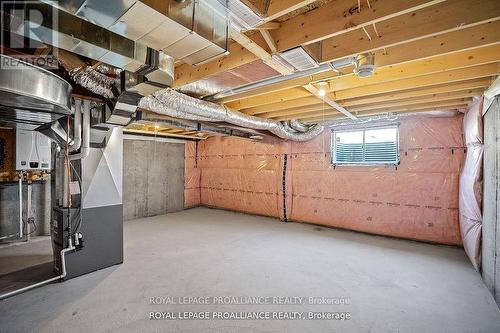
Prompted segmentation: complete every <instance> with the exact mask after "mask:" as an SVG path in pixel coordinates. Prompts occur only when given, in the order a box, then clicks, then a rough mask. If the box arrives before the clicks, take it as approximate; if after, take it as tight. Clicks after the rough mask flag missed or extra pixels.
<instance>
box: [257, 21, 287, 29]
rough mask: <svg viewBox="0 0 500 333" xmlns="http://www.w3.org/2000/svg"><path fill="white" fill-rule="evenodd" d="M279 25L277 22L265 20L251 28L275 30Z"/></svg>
mask: <svg viewBox="0 0 500 333" xmlns="http://www.w3.org/2000/svg"><path fill="white" fill-rule="evenodd" d="M280 27H281V23H279V22H266V23H264V24H261V25H259V26H257V27H255V28H254V29H253V30H276V29H279V28H280Z"/></svg>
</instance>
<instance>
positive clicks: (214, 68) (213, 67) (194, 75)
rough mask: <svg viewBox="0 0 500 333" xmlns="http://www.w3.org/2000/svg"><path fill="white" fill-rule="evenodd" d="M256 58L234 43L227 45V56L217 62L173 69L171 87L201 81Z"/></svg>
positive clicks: (184, 65) (185, 65)
mask: <svg viewBox="0 0 500 333" xmlns="http://www.w3.org/2000/svg"><path fill="white" fill-rule="evenodd" d="M257 59H258V58H257V56H255V55H254V54H253V53H251V52H249V51H248V50H247V49H245V48H244V47H243V46H241V45H240V44H238V43H236V42H232V43H230V44H229V55H227V56H224V57H222V58H219V59H217V60H213V61H209V62H207V63H206V64H203V65H200V66H191V65H188V64H182V65H180V66H177V67H176V68H175V81H174V84H173V86H174V87H180V86H182V85H184V84H188V83H191V82H195V81H198V80H201V79H203V78H205V77H208V76H211V75H215V74H218V73H221V72H225V71H228V70H231V69H233V68H236V67H239V66H241V65H242V64H248V63H251V62H252V61H255V60H257Z"/></svg>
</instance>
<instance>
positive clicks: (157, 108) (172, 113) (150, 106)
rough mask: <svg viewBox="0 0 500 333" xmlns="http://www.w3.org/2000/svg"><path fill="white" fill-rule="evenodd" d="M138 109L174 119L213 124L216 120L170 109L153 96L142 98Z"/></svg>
mask: <svg viewBox="0 0 500 333" xmlns="http://www.w3.org/2000/svg"><path fill="white" fill-rule="evenodd" d="M138 107H139V108H141V109H146V110H151V111H154V112H156V113H161V114H164V115H167V116H169V117H174V118H180V119H186V120H195V121H212V122H213V121H214V119H211V118H208V117H200V116H197V115H194V114H191V113H188V112H184V111H182V110H178V109H175V108H174V107H170V106H168V105H166V104H164V103H162V102H161V101H160V100H158V99H157V98H156V97H155V96H153V95H149V96H147V97H143V98H141V100H140V101H139V105H138Z"/></svg>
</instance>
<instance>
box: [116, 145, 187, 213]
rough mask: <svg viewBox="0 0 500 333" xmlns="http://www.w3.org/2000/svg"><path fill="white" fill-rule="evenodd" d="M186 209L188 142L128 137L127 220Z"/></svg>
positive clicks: (125, 161)
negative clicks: (185, 170) (185, 158)
mask: <svg viewBox="0 0 500 333" xmlns="http://www.w3.org/2000/svg"><path fill="white" fill-rule="evenodd" d="M183 209H184V143H183V142H182V141H177V140H168V139H161V138H156V139H155V138H141V137H137V136H125V137H124V142H123V215H124V219H125V220H131V219H135V218H139V217H146V216H154V215H161V214H166V213H171V212H176V211H180V210H183Z"/></svg>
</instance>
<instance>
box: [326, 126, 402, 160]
mask: <svg viewBox="0 0 500 333" xmlns="http://www.w3.org/2000/svg"><path fill="white" fill-rule="evenodd" d="M387 128H395V129H396V151H397V155H396V161H394V162H385V161H383V162H374V161H368V162H365V161H363V162H342V161H340V162H338V161H337V160H336V155H337V154H336V153H335V152H336V151H337V142H336V140H335V137H336V134H337V133H342V132H359V131H363V160H364V159H365V137H366V135H365V133H366V131H369V130H377V129H387ZM330 140H331V147H330V148H331V155H332V157H331V163H332V165H334V166H377V165H379V166H380V165H399V164H400V163H401V156H400V153H399V124H393V125H383V126H363V127H350V128H345V129H334V130H332V136H331V139H330Z"/></svg>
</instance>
